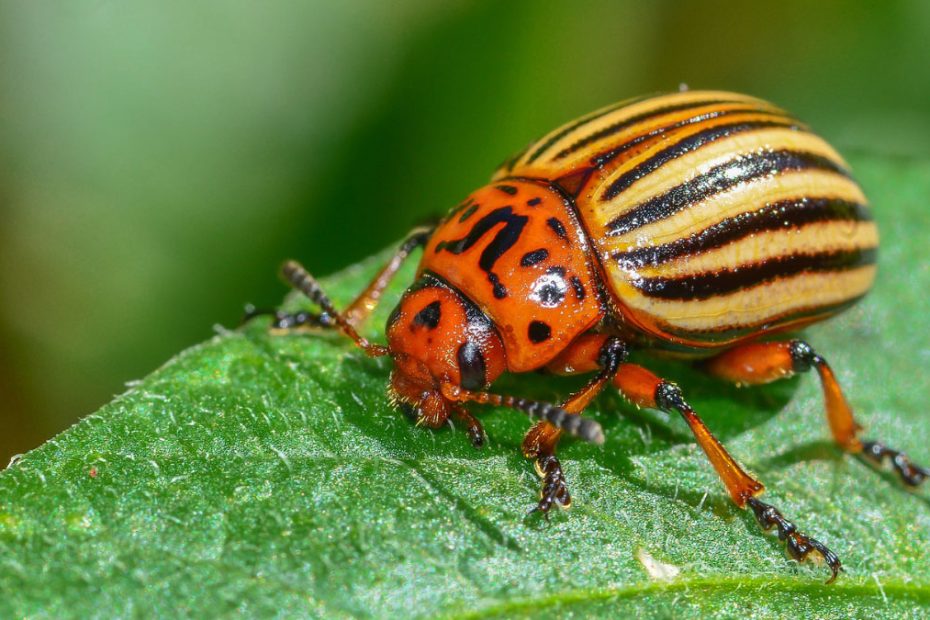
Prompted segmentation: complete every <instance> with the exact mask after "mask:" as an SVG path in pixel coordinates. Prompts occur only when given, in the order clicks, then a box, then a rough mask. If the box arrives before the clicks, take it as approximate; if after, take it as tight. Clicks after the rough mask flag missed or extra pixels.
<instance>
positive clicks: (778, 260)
mask: <svg viewBox="0 0 930 620" xmlns="http://www.w3.org/2000/svg"><path fill="white" fill-rule="evenodd" d="M876 254H877V251H876V248H874V247H873V248H859V249H855V250H842V251H835V252H818V253H814V254H789V255H787V256H778V257H774V258H770V259H767V260H764V261H762V262H758V263H752V264H749V265H740V266H739V267H736V268H733V269H721V270H719V271H708V272H704V273H700V274H695V275H690V276H685V277H682V278H642V279H639V280H633V281H632V282H631V283H632V285H633V286H634V287H636V288H637V289H639V290H640V291H641V292H642V293H643V294H644V295H647V296H648V297H654V298H658V299H674V300H680V301H692V300H701V299H708V298H710V297H714V296H717V295H726V294H727V293H733V292H736V291H739V290H742V289H745V288H750V287H752V286H756V285H758V284H763V283H766V282H771V281H773V280H777V279H779V278H786V277H789V276H794V275H798V274H802V273H819V272H829V271H844V270H847V269H854V268H856V267H862V266H863V265H871V264H874V263H875V257H876Z"/></svg>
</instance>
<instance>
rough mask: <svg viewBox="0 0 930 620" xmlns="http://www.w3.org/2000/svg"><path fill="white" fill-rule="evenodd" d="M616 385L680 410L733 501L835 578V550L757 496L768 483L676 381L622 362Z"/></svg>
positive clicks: (647, 402)
mask: <svg viewBox="0 0 930 620" xmlns="http://www.w3.org/2000/svg"><path fill="white" fill-rule="evenodd" d="M614 385H615V386H616V387H617V388H618V389H619V390H620V391H621V393H623V395H624V396H625V397H626V398H627V399H629V400H630V401H631V402H632V403H633V404H635V405H637V406H640V407H649V408H652V409H661V410H662V411H665V412H667V413H672V412H677V413H679V414H680V415H681V416H682V417H683V418H684V420H685V422H687V423H688V426H689V427H690V428H691V432H692V433H694V437H695V439H697V442H698V445H700V446H701V448H702V449H703V450H704V453H705V454H706V455H707V458H708V460H710V462H711V464H712V465H713V466H714V469H716V470H717V474H718V475H719V476H720V479H721V480H722V481H723V484H724V486H725V487H726V489H727V491H728V492H729V494H730V498H731V499H732V500H733V503H735V504H736V505H737V506H739V507H740V508H746V507H747V506H748V507H749V508H751V509H752V511H753V513H754V514H755V516H756V520H757V521H758V522H759V525H761V526H762V528H763V529H765V530H769V529H771V528H773V527H776V528H778V537H779V539H781V540H783V541H785V543H786V545H787V548H788V553H789V554H790V555H791V557H792V558H794V559H795V560H798V561H804V560H805V559H807V558H808V557H814V558H817V557H819V558H820V559H822V560H823V561H824V562H826V564H827V566H828V567H829V568H830V571H831V576H830V579H829V581H828V582H827V583H830V582H832V581H833V580H834V579H836V576H837V575H838V574H839V571H841V570H842V568H843V567H842V564H841V563H840V560H839V558H838V557H837V556H836V554H835V553H833V552H832V551H830V550H829V549H827V547H826V546H824V545H823V543H821V542H819V541H817V540H816V539H813V538H810V537H808V536H806V535H804V534H802V533H800V532H798V531H797V528H796V527H795V525H794V524H793V523H791V522H790V521H788V520H787V519H785V518H784V517H783V516H782V514H781V512H779V511H778V510H777V509H776V508H775V507H774V506H771V505H770V504H766V503H764V502H762V501H760V500H758V499H756V496H757V495H759V494H761V493H762V492H763V491H764V490H765V487H764V486H763V485H762V483H761V482H759V481H758V480H756V479H755V478H753V477H752V476H750V475H749V474H748V473H746V471H745V470H744V469H743V468H742V467H741V466H740V464H739V463H737V462H736V460H735V459H734V458H733V457H732V456H730V454H729V453H728V452H727V450H726V448H724V447H723V444H721V443H720V442H719V441H718V440H717V438H716V437H714V435H713V433H711V432H710V430H709V429H708V428H707V426H706V425H705V424H704V422H703V420H701V418H700V417H698V415H697V413H695V411H694V410H693V409H692V408H691V406H690V405H689V404H688V403H687V402H686V401H685V399H684V397H683V396H682V394H681V389H679V388H678V386H677V385H675V384H674V383H670V382H668V381H665V380H664V379H661V378H659V377H657V376H656V375H654V374H653V373H652V372H650V371H648V370H646V369H645V368H643V367H642V366H637V365H635V364H623V365H622V366H620V371H619V372H618V373H617V376H616V378H615V379H614ZM812 554H813V555H812Z"/></svg>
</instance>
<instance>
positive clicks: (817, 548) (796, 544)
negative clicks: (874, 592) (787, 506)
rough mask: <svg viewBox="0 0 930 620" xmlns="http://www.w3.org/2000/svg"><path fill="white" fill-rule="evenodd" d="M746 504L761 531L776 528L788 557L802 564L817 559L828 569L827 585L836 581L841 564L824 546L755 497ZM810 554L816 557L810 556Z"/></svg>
mask: <svg viewBox="0 0 930 620" xmlns="http://www.w3.org/2000/svg"><path fill="white" fill-rule="evenodd" d="M746 503H747V504H748V505H749V507H750V508H752V512H753V513H754V514H755V516H756V521H758V523H759V525H760V526H762V529H764V530H766V531H768V530H771V529H772V528H773V527H774V528H777V530H778V539H779V540H782V541H784V542H785V545H786V547H787V551H788V555H790V556H791V558H792V559H794V560H797V561H798V562H804V561H805V560H807V559H809V558H817V557H819V558H820V559H822V560H823V562H824V563H825V564H826V565H827V567H828V568H829V569H830V578H829V579H827V583H833V582H834V581H835V580H836V578H837V576H838V575H839V574H840V571H842V570H843V564H842V563H841V562H840V558H839V557H838V556H837V555H836V554H835V553H833V552H832V551H830V549H828V548H827V546H826V545H824V544H823V543H822V542H820V541H819V540H817V539H816V538H810V537H809V536H806V535H805V534H802V533H801V532H799V531H798V528H797V526H795V524H794V523H792V522H791V521H789V520H788V519H786V518H785V517H784V516H783V515H782V514H781V512H780V511H779V510H778V509H777V508H775V507H774V506H772V505H771V504H766V503H765V502H762V501H760V500H758V499H756V498H755V497H750V498H749V499H748V500H746ZM811 554H816V555H814V556H812V555H811Z"/></svg>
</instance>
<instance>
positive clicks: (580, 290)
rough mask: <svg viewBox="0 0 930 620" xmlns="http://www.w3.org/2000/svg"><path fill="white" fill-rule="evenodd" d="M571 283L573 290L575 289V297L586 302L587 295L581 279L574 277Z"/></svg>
mask: <svg viewBox="0 0 930 620" xmlns="http://www.w3.org/2000/svg"><path fill="white" fill-rule="evenodd" d="M571 281H572V288H573V289H575V297H576V298H577V299H578V301H584V298H585V296H586V295H587V293H585V290H584V284H582V283H581V278H579V277H578V276H572V278H571Z"/></svg>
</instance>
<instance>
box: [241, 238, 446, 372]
mask: <svg viewBox="0 0 930 620" xmlns="http://www.w3.org/2000/svg"><path fill="white" fill-rule="evenodd" d="M431 234H432V228H417V229H415V230H413V231H412V232H411V233H410V234H409V235H408V236H407V239H405V240H404V242H403V243H402V244H401V245H400V247H399V248H398V249H397V251H396V252H394V254H392V255H391V258H389V259H388V261H387V262H386V263H385V264H384V266H383V267H382V268H381V269H380V270H379V271H378V273H377V275H375V277H374V278H373V279H372V280H371V282H369V283H368V286H366V287H365V289H364V290H363V291H362V292H361V293H360V294H359V295H358V297H356V298H355V300H354V301H353V302H352V303H351V304H349V307H348V308H346V310H345V311H344V312H341V313H340V312H338V311H337V310H336V309H335V308H334V307H333V305H332V302H330V300H329V298H328V297H327V296H326V294H325V293H323V291H322V289H321V288H320V285H319V283H317V281H316V279H314V278H313V276H311V275H310V273H309V272H308V271H307V270H306V269H304V267H303V266H301V265H300V264H299V263H297V262H296V261H287V262H286V263H284V266H283V267H282V269H281V273H282V276H283V277H284V279H285V280H286V281H287V282H288V284H290V285H291V286H293V287H294V288H296V289H298V290H300V291H301V292H302V293H304V294H305V295H307V297H309V298H310V299H311V300H312V301H313V302H314V303H316V304H317V305H319V306H320V307H321V308H322V310H323V311H322V312H320V313H319V314H315V313H312V312H306V311H300V312H293V313H291V312H284V311H280V310H267V309H256V308H255V307H254V306H246V309H245V315H244V317H243V319H242V322H243V323H245V322H246V321H249V320H251V319H253V318H255V317H256V316H262V315H272V316H274V321H273V322H272V328H273V329H279V330H291V329H297V328H300V327H322V328H340V329H342V331H343V332H344V333H345V334H346V335H347V336H349V337H350V338H352V340H354V341H355V343H356V344H358V345H359V346H360V347H362V348H363V349H365V352H366V353H368V354H369V355H384V354H386V353H387V349H385V348H384V347H379V346H377V345H372V344H370V343H368V341H367V340H365V339H364V338H362V337H361V336H359V335H358V333H357V332H356V330H355V327H356V326H357V325H359V324H360V323H362V322H363V321H364V320H365V319H367V318H368V317H369V316H370V315H371V312H372V310H374V309H375V307H377V305H378V302H379V301H380V300H381V295H382V294H383V293H384V290H385V289H386V288H387V287H388V285H389V284H390V283H391V280H393V278H394V276H395V275H397V272H398V271H399V270H400V268H401V266H402V265H403V264H404V261H406V259H407V258H408V257H409V256H410V254H411V253H413V251H414V250H415V249H417V248H418V247H421V246H423V245H426V242H427V241H428V240H429V237H430V235H431ZM382 350H383V352H382Z"/></svg>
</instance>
